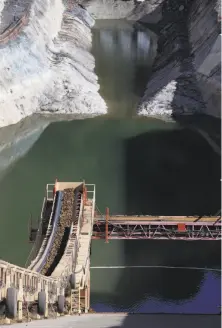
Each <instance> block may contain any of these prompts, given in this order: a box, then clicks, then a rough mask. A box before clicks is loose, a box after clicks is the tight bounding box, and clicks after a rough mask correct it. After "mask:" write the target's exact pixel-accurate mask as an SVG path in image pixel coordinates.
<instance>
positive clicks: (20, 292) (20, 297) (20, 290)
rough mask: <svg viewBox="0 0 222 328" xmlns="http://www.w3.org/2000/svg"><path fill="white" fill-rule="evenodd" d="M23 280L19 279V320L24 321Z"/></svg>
mask: <svg viewBox="0 0 222 328" xmlns="http://www.w3.org/2000/svg"><path fill="white" fill-rule="evenodd" d="M23 296H24V295H23V279H22V277H21V278H19V292H18V320H19V321H22V317H23V312H22V304H23Z"/></svg>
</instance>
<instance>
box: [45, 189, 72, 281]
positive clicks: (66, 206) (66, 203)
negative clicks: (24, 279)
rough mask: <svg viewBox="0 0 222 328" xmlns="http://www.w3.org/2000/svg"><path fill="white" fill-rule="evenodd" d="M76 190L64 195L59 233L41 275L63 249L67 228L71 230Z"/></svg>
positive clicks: (66, 192) (65, 191) (68, 190)
mask: <svg viewBox="0 0 222 328" xmlns="http://www.w3.org/2000/svg"><path fill="white" fill-rule="evenodd" d="M74 197H75V195H74V189H73V188H70V189H65V190H64V194H63V200H62V208H61V213H60V218H59V222H58V227H57V232H56V235H55V240H54V243H53V245H52V248H51V251H50V254H49V256H48V258H47V262H46V264H45V266H44V267H43V269H42V271H41V274H43V275H45V274H46V273H47V271H48V270H49V268H50V267H51V265H52V264H53V261H54V259H55V257H56V255H57V253H58V250H59V249H60V247H61V243H62V238H63V235H64V232H65V228H70V227H71V223H72V216H73V205H74Z"/></svg>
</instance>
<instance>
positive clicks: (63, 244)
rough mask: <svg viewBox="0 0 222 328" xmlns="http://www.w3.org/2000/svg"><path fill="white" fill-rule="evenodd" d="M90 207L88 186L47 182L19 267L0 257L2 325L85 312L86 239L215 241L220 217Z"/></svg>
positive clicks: (88, 245) (93, 197)
mask: <svg viewBox="0 0 222 328" xmlns="http://www.w3.org/2000/svg"><path fill="white" fill-rule="evenodd" d="M95 209H96V188H95V185H94V184H85V182H58V181H57V180H56V182H55V183H54V184H47V186H46V192H45V197H44V199H43V205H42V211H41V219H40V221H39V223H38V226H37V228H33V226H32V225H31V226H30V236H29V239H30V242H32V243H33V247H32V251H31V253H30V255H29V258H28V259H27V262H26V266H25V268H22V267H19V266H17V265H14V264H11V263H8V262H5V261H2V260H0V313H4V323H14V322H17V321H27V320H30V318H31V319H40V318H50V317H58V316H60V315H64V314H81V313H88V312H89V310H90V253H91V241H92V239H104V240H105V241H106V242H108V241H109V239H119V238H120V239H183V240H219V239H221V217H220V216H215V217H185V216H184V217H182V216H177V217H175V216H124V215H116V216H110V214H109V209H108V208H107V209H106V214H105V216H103V215H102V214H98V210H97V211H95ZM0 323H1V317H0Z"/></svg>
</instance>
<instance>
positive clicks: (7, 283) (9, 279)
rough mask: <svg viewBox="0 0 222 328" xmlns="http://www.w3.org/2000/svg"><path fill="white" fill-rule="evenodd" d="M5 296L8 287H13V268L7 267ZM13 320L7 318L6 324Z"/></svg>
mask: <svg viewBox="0 0 222 328" xmlns="http://www.w3.org/2000/svg"><path fill="white" fill-rule="evenodd" d="M5 280H6V282H5V296H6V295H7V289H8V288H10V287H11V270H7V269H6V278H5ZM10 323H11V320H10V319H9V318H7V317H6V318H5V324H7V325H9V324H10Z"/></svg>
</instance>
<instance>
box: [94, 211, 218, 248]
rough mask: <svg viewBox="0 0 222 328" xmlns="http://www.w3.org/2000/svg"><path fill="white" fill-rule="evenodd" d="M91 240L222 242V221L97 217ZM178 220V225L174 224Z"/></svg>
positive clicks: (215, 218)
mask: <svg viewBox="0 0 222 328" xmlns="http://www.w3.org/2000/svg"><path fill="white" fill-rule="evenodd" d="M94 220H95V223H94V227H93V236H92V239H105V240H106V242H108V240H109V239H172V240H174V239H178V240H220V239H221V217H220V216H219V217H208V218H204V217H198V218H195V217H150V216H142V217H141V216H137V217H135V216H133V217H130V216H120V215H119V216H114V217H112V216H109V209H108V208H106V215H105V218H104V217H103V216H102V215H99V216H98V215H97V213H95V219H94ZM175 220H178V221H175Z"/></svg>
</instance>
